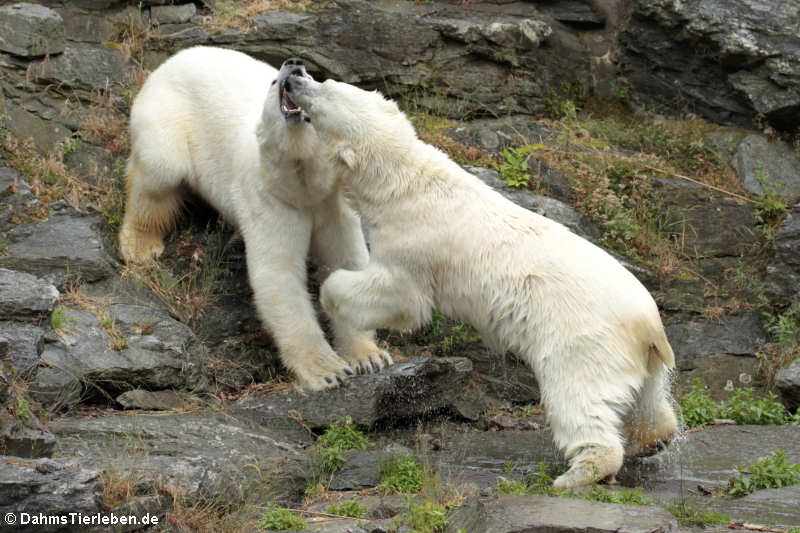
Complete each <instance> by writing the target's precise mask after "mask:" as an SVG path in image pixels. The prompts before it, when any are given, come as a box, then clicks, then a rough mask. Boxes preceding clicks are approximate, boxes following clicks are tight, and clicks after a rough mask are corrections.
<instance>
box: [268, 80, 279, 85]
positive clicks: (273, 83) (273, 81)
mask: <svg viewBox="0 0 800 533" xmlns="http://www.w3.org/2000/svg"><path fill="white" fill-rule="evenodd" d="M276 81H278V80H272V83H270V85H275V82H276Z"/></svg>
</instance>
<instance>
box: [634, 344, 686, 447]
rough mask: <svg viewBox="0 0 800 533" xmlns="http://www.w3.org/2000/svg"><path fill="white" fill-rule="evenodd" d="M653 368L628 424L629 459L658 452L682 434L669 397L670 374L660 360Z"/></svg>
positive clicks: (654, 363) (652, 362) (654, 362)
mask: <svg viewBox="0 0 800 533" xmlns="http://www.w3.org/2000/svg"><path fill="white" fill-rule="evenodd" d="M652 357H653V355H651V358H652ZM651 366H652V367H653V368H652V369H651V372H650V374H649V375H648V376H647V378H645V381H644V385H643V386H642V389H641V391H640V392H639V396H638V400H637V402H636V403H635V405H634V409H633V411H632V412H631V416H630V421H629V422H628V424H627V426H628V434H627V449H626V452H627V453H628V454H629V455H647V454H650V453H653V452H655V451H658V450H659V448H661V447H663V446H666V445H668V444H669V443H670V442H671V441H672V440H673V439H674V438H675V435H676V434H677V432H678V419H677V418H676V416H675V410H674V409H673V408H672V404H671V401H670V396H669V389H670V372H669V370H668V369H667V368H666V366H665V365H664V364H663V363H661V361H660V360H657V361H652V360H651Z"/></svg>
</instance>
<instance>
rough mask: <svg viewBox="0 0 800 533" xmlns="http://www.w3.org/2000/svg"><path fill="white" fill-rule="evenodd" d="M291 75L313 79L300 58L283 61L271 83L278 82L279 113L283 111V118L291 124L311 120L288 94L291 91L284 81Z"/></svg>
mask: <svg viewBox="0 0 800 533" xmlns="http://www.w3.org/2000/svg"><path fill="white" fill-rule="evenodd" d="M292 76H297V77H299V78H309V79H311V80H313V79H314V78H312V77H311V75H310V74H309V73H308V72H306V66H305V64H304V63H303V60H302V59H298V58H296V57H292V58H289V59H287V60H286V61H284V62H283V65H281V69H280V71H278V77H277V78H275V80H274V81H273V82H272V83H273V84H274V83H277V84H278V105H279V106H280V110H281V113H283V118H284V119H285V120H286V122H288V123H292V124H297V123H302V122H311V118H310V117H309V116H308V113H306V112H305V110H304V109H303V108H302V107H300V106H299V105H297V104H296V103H295V102H294V100H292V99H291V97H290V96H289V94H288V93H289V92H291V89H290V90H289V91H287V90H286V89H287V86H286V82H287V81H288V80H289V78H291V77H292Z"/></svg>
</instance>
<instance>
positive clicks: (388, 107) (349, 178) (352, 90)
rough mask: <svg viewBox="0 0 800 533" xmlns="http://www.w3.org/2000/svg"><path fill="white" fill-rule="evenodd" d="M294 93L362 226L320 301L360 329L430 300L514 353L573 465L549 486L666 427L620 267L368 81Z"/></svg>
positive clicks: (598, 467) (417, 319) (587, 477)
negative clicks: (418, 125) (362, 256)
mask: <svg viewBox="0 0 800 533" xmlns="http://www.w3.org/2000/svg"><path fill="white" fill-rule="evenodd" d="M292 90H293V92H292V98H293V100H294V101H295V102H297V103H299V104H300V105H301V106H303V107H304V108H305V109H306V111H307V112H308V113H309V115H310V116H311V119H312V121H313V122H314V124H315V127H316V128H317V131H318V132H319V134H320V136H321V137H324V138H326V139H328V140H329V141H330V142H331V143H334V144H335V146H336V148H335V151H336V153H337V154H338V155H339V158H340V165H341V166H342V167H343V169H342V175H343V176H344V178H343V180H344V181H345V182H346V183H347V185H348V187H349V188H350V189H351V191H352V195H353V198H354V200H355V204H354V205H355V207H356V210H357V211H359V213H360V214H361V215H362V220H363V221H364V223H365V224H366V225H367V227H368V228H369V229H370V242H371V257H370V263H369V266H368V267H367V268H365V269H363V270H361V271H358V272H356V271H352V270H340V271H337V272H334V273H333V274H332V275H331V276H330V277H329V278H328V280H327V282H325V284H324V285H323V287H322V292H321V298H322V304H323V306H324V308H325V309H326V310H327V311H328V312H329V313H330V314H332V315H333V316H336V317H339V318H340V319H342V320H346V321H349V322H350V323H351V324H353V326H354V327H357V328H361V329H370V328H379V327H391V328H397V329H405V328H417V327H419V326H421V325H423V324H424V323H425V322H427V321H428V320H429V319H430V317H431V312H432V309H433V308H437V309H439V310H440V311H441V312H442V313H444V314H445V315H446V316H449V317H452V318H455V319H458V320H463V321H466V322H468V323H469V324H471V325H472V326H474V327H475V328H476V329H477V330H478V331H479V332H480V333H481V334H482V336H483V338H484V340H485V341H486V342H487V343H488V344H489V345H490V346H491V347H493V348H494V349H495V350H497V351H499V352H504V351H506V350H510V351H513V352H515V353H517V354H519V355H521V356H522V357H523V358H524V359H525V360H526V361H527V362H528V364H530V366H531V368H532V369H533V370H534V372H535V373H536V376H537V378H538V381H539V384H540V387H541V392H542V401H543V403H544V405H545V407H546V410H547V413H548V418H549V421H550V425H551V428H552V432H553V437H554V440H555V442H556V444H557V445H558V447H559V448H560V449H561V450H562V451H563V452H564V454H565V456H566V457H567V458H569V459H570V462H571V468H570V470H569V471H568V472H567V473H565V474H564V475H562V476H561V477H559V478H558V479H557V480H556V483H555V485H556V486H557V487H561V488H566V487H574V486H578V485H582V484H586V483H590V482H592V481H595V480H597V479H602V478H605V477H609V476H613V475H614V474H616V472H617V471H618V470H619V468H620V467H621V465H622V460H623V450H624V448H623V447H624V445H625V444H627V446H628V452H629V453H640V452H642V451H644V450H645V449H646V448H648V447H650V446H653V445H655V444H656V443H657V441H669V440H670V439H671V438H672V437H673V435H674V433H675V431H676V419H675V415H674V413H673V410H672V408H671V404H670V401H669V393H668V384H667V377H668V374H669V369H671V368H672V367H673V366H674V356H673V352H672V349H671V348H670V346H669V343H668V341H667V338H666V335H665V333H664V328H663V325H662V323H661V318H660V316H659V312H658V309H657V307H656V304H655V302H654V301H653V299H652V298H651V296H650V294H649V293H648V292H647V290H646V289H645V288H644V287H643V286H642V285H641V283H639V281H638V280H637V279H636V278H635V277H634V276H633V275H631V274H630V272H628V271H627V270H626V269H625V268H624V267H622V266H621V265H620V264H619V263H618V262H617V261H616V260H615V259H613V258H612V257H611V256H610V255H608V254H607V253H606V252H605V251H603V250H602V249H600V248H598V247H597V246H595V245H593V244H591V243H590V242H588V241H586V240H584V239H582V238H580V237H578V236H577V235H575V234H573V233H571V232H570V231H569V230H567V229H566V228H565V227H564V226H562V225H561V224H558V223H556V222H554V221H552V220H549V219H547V218H544V217H542V216H539V215H537V214H535V213H532V212H530V211H528V210H526V209H523V208H522V207H519V206H517V205H515V204H514V203H512V202H510V201H508V200H506V199H505V198H503V197H502V196H501V195H500V194H498V193H497V192H496V191H494V190H492V189H491V188H489V187H488V186H486V185H485V184H484V183H482V182H481V181H480V180H478V179H477V178H475V177H474V176H472V175H471V174H469V173H468V172H466V171H464V170H463V169H462V168H461V167H459V166H458V165H457V164H455V163H454V162H452V161H451V160H449V159H448V158H447V156H446V155H445V154H443V153H442V152H441V151H439V150H437V149H436V148H434V147H432V146H429V145H427V144H425V143H423V142H421V141H420V140H419V139H418V138H417V136H416V134H415V132H414V130H413V128H412V126H411V124H410V123H409V121H408V120H407V119H406V117H405V116H404V115H403V113H401V112H400V111H399V110H398V108H397V106H396V104H394V103H393V102H391V101H388V100H385V99H384V98H383V97H382V96H381V95H380V94H379V93H376V92H372V93H370V92H366V91H362V90H360V89H358V88H356V87H353V86H350V85H347V84H344V83H338V82H335V81H326V82H325V83H322V84H319V83H316V82H313V81H308V80H297V79H293V82H292ZM625 422H628V427H627V428H624V426H625Z"/></svg>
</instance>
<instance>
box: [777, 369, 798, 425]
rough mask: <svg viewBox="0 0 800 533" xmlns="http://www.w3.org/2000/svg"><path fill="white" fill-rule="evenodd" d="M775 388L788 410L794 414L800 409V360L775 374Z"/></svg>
mask: <svg viewBox="0 0 800 533" xmlns="http://www.w3.org/2000/svg"><path fill="white" fill-rule="evenodd" d="M774 383H775V388H777V389H778V392H779V393H780V395H781V400H782V401H783V405H785V406H786V408H787V409H788V410H789V411H791V412H792V413H794V412H795V411H796V410H797V409H800V358H798V359H795V360H794V361H792V362H791V363H790V364H789V365H788V366H785V367H783V368H779V369H778V371H777V372H775V380H774Z"/></svg>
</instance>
